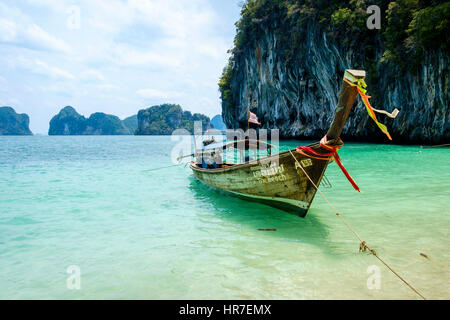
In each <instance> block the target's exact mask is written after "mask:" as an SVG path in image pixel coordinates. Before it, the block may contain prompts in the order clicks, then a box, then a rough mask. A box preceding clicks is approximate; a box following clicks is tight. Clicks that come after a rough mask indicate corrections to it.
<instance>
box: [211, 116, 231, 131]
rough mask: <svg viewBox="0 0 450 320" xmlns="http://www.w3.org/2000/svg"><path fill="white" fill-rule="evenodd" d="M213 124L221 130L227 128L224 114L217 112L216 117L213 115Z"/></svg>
mask: <svg viewBox="0 0 450 320" xmlns="http://www.w3.org/2000/svg"><path fill="white" fill-rule="evenodd" d="M211 125H212V126H213V127H214V129H217V130H220V131H225V130H227V126H226V125H225V123H224V122H223V119H222V115H220V114H216V115H215V116H214V117H212V119H211Z"/></svg>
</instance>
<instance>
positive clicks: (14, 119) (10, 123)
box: [0, 107, 33, 135]
mask: <svg viewBox="0 0 450 320" xmlns="http://www.w3.org/2000/svg"><path fill="white" fill-rule="evenodd" d="M29 123H30V118H29V117H28V115H27V114H25V113H22V114H18V113H16V111H15V110H14V109H13V108H11V107H0V135H32V134H33V133H31V131H30V128H29V127H28V125H29Z"/></svg>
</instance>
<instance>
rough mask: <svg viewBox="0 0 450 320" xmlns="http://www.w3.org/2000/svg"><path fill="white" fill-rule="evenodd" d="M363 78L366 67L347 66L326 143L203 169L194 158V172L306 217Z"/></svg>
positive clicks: (216, 184)
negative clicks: (351, 67)
mask: <svg viewBox="0 0 450 320" xmlns="http://www.w3.org/2000/svg"><path fill="white" fill-rule="evenodd" d="M364 78H365V71H363V70H345V73H344V80H343V82H342V87H341V91H340V94H339V101H338V103H337V106H336V110H335V115H334V119H333V122H332V123H331V125H330V128H329V130H328V132H327V133H326V135H325V137H324V138H325V139H324V140H323V141H326V143H325V144H322V146H321V144H320V143H315V144H312V145H310V146H309V147H310V149H308V151H309V154H307V153H305V152H303V151H301V150H300V152H297V150H290V151H287V152H283V153H280V154H278V155H274V156H271V157H266V158H261V159H258V160H255V161H252V162H248V163H243V164H236V165H231V166H229V167H222V168H217V169H203V168H201V167H200V166H198V165H197V164H195V162H191V163H190V167H191V169H192V170H193V172H194V175H195V176H196V177H197V178H198V179H199V180H201V181H203V182H205V183H206V184H208V185H210V186H212V187H215V188H217V189H220V190H224V191H227V192H229V193H231V194H233V195H236V196H239V197H243V198H246V199H249V200H253V201H258V202H262V203H266V204H268V205H270V206H273V207H276V208H279V209H282V210H285V211H288V212H293V213H296V214H298V215H300V216H302V217H304V216H305V215H306V213H307V212H308V209H309V207H310V206H311V202H312V201H313V199H314V196H315V194H316V191H317V188H318V187H319V185H320V182H321V180H322V177H323V175H324V173H325V170H326V168H327V165H328V163H329V161H330V160H329V159H330V157H331V155H332V153H330V150H337V148H338V147H341V146H342V141H341V140H340V138H339V136H340V135H341V133H342V130H343V128H344V125H345V123H346V121H347V118H348V116H349V113H350V110H351V109H352V106H353V103H354V101H355V98H356V95H357V87H356V84H357V83H360V82H361V81H363V80H364ZM311 149H312V150H311ZM276 157H278V159H277V158H276ZM274 160H278V162H276V163H275V164H274V163H273V161H274Z"/></svg>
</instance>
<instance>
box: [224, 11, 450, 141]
mask: <svg viewBox="0 0 450 320" xmlns="http://www.w3.org/2000/svg"><path fill="white" fill-rule="evenodd" d="M265 23H266V28H265V30H264V31H263V32H260V33H259V35H258V36H256V39H255V40H254V41H248V44H244V45H241V46H240V47H239V48H235V50H234V55H233V57H232V60H231V63H230V65H229V67H228V68H229V70H226V69H225V71H224V77H223V78H225V77H228V80H227V81H226V85H227V86H228V87H225V85H224V84H222V86H223V87H225V88H226V89H228V92H225V90H224V89H223V88H222V90H221V91H222V115H223V119H224V121H225V123H226V124H227V125H228V126H229V127H231V128H233V127H241V128H245V127H246V121H247V107H248V106H251V110H252V112H254V113H256V114H257V115H258V117H259V119H260V121H261V122H262V123H263V127H265V128H278V129H280V133H281V135H282V137H284V138H314V139H318V138H321V137H322V136H323V135H324V134H325V133H326V131H327V129H328V127H329V125H330V124H331V121H332V118H333V115H334V110H335V108H336V104H337V100H338V93H339V89H340V86H341V84H342V76H343V73H344V70H345V69H347V68H350V69H364V70H366V71H367V80H366V81H367V83H368V94H369V95H371V96H372V99H371V100H370V101H371V104H372V106H373V107H374V108H377V109H385V110H388V111H392V110H393V109H394V108H398V109H399V110H400V114H399V115H398V116H397V118H396V119H390V118H388V117H386V116H384V115H377V117H378V118H379V121H380V122H382V123H384V124H386V125H387V127H388V129H389V131H390V133H391V135H392V137H393V140H394V142H397V143H434V144H438V143H448V142H449V141H450V106H449V80H450V79H449V76H450V73H449V55H448V52H447V51H445V50H444V49H438V50H434V51H430V52H427V53H426V54H425V55H424V57H423V60H422V61H421V63H420V64H419V66H418V68H417V69H416V70H415V71H408V70H406V71H405V69H400V68H399V67H396V66H395V64H392V63H383V62H382V60H383V59H382V55H383V53H384V52H385V50H386V48H385V47H384V44H383V43H382V42H381V41H380V37H374V40H373V41H374V43H373V44H372V47H371V51H372V52H371V55H372V59H371V60H369V59H367V47H364V46H360V45H359V44H358V42H355V41H354V42H350V43H348V44H343V43H341V42H339V40H336V39H335V38H334V37H331V36H330V35H329V34H328V33H327V32H325V30H324V28H323V27H321V26H320V25H319V23H318V22H317V21H314V19H311V20H309V21H307V22H306V23H304V24H303V25H302V27H301V28H302V34H303V35H304V36H303V37H302V38H301V39H299V43H298V44H297V47H298V49H296V50H293V54H292V56H291V57H290V58H289V59H286V54H285V50H286V48H287V47H289V46H291V44H290V43H286V39H285V38H283V37H282V34H281V33H280V32H279V31H276V29H277V28H278V26H277V23H278V22H277V19H276V18H273V21H271V18H270V17H268V18H267V17H266V22H265ZM374 32H376V31H374ZM357 101H358V102H357V104H356V105H355V106H354V109H353V111H352V112H351V114H350V117H349V119H348V122H347V125H346V126H345V128H344V131H343V134H342V136H343V138H344V139H347V140H359V141H377V142H386V139H385V136H384V135H383V134H382V133H381V132H380V131H379V129H378V128H377V127H376V125H375V124H374V123H373V122H372V120H371V119H370V118H369V116H368V114H367V111H366V110H365V108H364V106H363V104H362V102H361V99H360V98H359V97H358V98H357Z"/></svg>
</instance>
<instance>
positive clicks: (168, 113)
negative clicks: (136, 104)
mask: <svg viewBox="0 0 450 320" xmlns="http://www.w3.org/2000/svg"><path fill="white" fill-rule="evenodd" d="M137 118H138V128H137V130H136V133H135V134H137V135H170V134H172V132H173V131H174V130H176V129H186V130H187V131H189V132H191V133H193V131H194V122H195V121H201V122H202V129H203V130H206V129H208V128H209V127H210V120H209V118H208V117H207V116H205V115H203V114H200V113H194V114H192V113H191V112H189V111H183V109H182V108H181V107H180V106H179V105H177V104H162V105H159V106H153V107H150V108H148V109H144V110H139V112H138V115H137Z"/></svg>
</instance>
